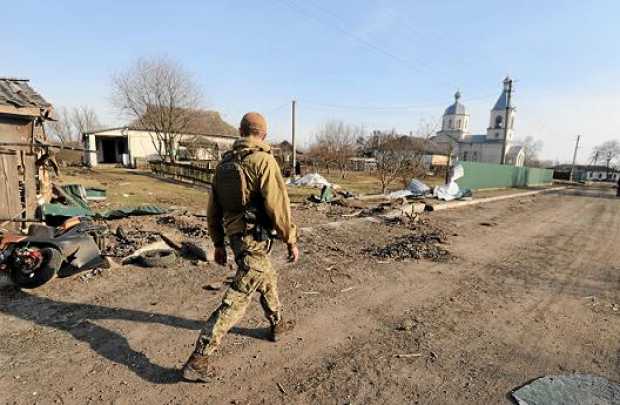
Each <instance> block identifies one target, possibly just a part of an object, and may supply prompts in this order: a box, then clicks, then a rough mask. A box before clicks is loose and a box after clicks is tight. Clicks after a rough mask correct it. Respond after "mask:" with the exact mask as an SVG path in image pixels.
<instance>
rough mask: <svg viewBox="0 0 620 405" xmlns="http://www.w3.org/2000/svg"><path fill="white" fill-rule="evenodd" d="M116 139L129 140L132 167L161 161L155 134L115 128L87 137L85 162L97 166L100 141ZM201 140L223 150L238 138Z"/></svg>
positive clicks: (183, 138) (213, 137)
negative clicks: (216, 145) (139, 161)
mask: <svg viewBox="0 0 620 405" xmlns="http://www.w3.org/2000/svg"><path fill="white" fill-rule="evenodd" d="M116 137H125V138H126V139H127V152H128V155H129V156H128V163H129V164H130V165H131V164H133V163H134V162H135V161H136V160H159V159H160V157H159V154H158V152H157V150H158V148H157V147H156V145H157V144H158V142H159V140H158V139H157V135H156V134H155V133H153V132H149V131H141V130H135V129H127V128H115V129H108V130H103V131H100V132H96V133H93V134H89V135H88V136H87V137H86V139H87V142H88V146H89V147H88V148H87V149H89V151H87V152H85V160H86V162H87V163H88V165H89V166H91V167H93V166H97V162H98V159H97V157H98V155H99V156H100V155H101V151H100V150H99V149H98V144H99V142H98V140H100V139H105V138H116ZM195 137H196V135H188V134H183V135H181V136H180V137H179V139H177V141H182V140H191V139H194V138H195ZM200 139H201V140H203V141H205V142H211V143H217V144H218V145H219V146H220V149H221V150H227V149H230V148H231V147H232V144H233V143H234V142H235V140H236V138H233V137H223V136H222V137H220V136H201V137H200ZM176 147H177V146H175V148H176ZM99 160H100V159H99Z"/></svg>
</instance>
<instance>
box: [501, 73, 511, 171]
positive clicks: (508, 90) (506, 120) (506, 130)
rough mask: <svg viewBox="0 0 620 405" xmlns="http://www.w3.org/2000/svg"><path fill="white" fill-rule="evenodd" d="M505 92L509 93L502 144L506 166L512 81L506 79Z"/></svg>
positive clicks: (503, 161) (503, 160)
mask: <svg viewBox="0 0 620 405" xmlns="http://www.w3.org/2000/svg"><path fill="white" fill-rule="evenodd" d="M504 91H506V92H507V93H508V96H507V97H508V100H507V103H506V116H505V117H504V118H505V119H504V142H502V158H501V163H502V164H503V165H504V164H506V143H507V142H508V127H509V126H510V125H511V122H510V121H511V119H510V109H511V108H512V107H511V105H510V100H511V98H512V79H511V78H509V77H506V80H504Z"/></svg>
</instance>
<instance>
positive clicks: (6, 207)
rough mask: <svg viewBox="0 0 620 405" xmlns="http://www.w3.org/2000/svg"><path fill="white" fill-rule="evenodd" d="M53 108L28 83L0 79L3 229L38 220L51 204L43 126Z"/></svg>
mask: <svg viewBox="0 0 620 405" xmlns="http://www.w3.org/2000/svg"><path fill="white" fill-rule="evenodd" d="M51 112H52V106H51V104H50V103H48V102H47V101H45V99H44V98H43V97H41V95H40V94H38V93H37V92H36V91H34V90H33V89H32V87H30V84H29V81H28V80H26V79H14V78H2V77H0V228H9V227H14V225H11V222H10V221H8V220H9V219H12V220H15V219H29V218H33V217H34V216H35V213H36V211H37V207H38V205H39V203H40V202H42V201H49V199H50V197H51V194H52V190H51V183H50V173H49V170H48V166H49V159H48V158H49V157H50V155H49V153H48V152H47V148H46V147H45V145H46V143H47V137H46V135H45V130H44V127H43V123H44V122H45V121H46V120H48V119H50V115H51Z"/></svg>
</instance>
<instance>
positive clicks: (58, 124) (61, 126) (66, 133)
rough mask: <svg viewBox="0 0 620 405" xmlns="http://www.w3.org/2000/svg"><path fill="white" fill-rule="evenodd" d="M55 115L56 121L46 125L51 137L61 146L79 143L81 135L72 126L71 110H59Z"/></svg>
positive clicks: (48, 122)
mask: <svg viewBox="0 0 620 405" xmlns="http://www.w3.org/2000/svg"><path fill="white" fill-rule="evenodd" d="M55 115H56V117H55V118H56V120H55V121H47V122H46V123H45V126H46V129H47V131H48V134H49V135H50V137H51V138H52V139H55V140H57V141H58V142H60V143H61V144H71V143H75V142H77V141H79V139H80V138H79V133H76V132H75V130H74V128H73V125H72V124H71V118H70V113H69V110H68V109H67V108H66V107H61V108H58V109H56V114H55Z"/></svg>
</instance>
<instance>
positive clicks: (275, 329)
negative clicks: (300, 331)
mask: <svg viewBox="0 0 620 405" xmlns="http://www.w3.org/2000/svg"><path fill="white" fill-rule="evenodd" d="M294 328H295V321H283V320H280V321H279V322H278V323H272V324H271V333H270V336H269V339H270V340H271V341H272V342H277V341H278V340H279V339H280V338H281V337H282V336H283V335H285V334H287V333H288V332H290V331H292V330H293V329H294Z"/></svg>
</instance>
